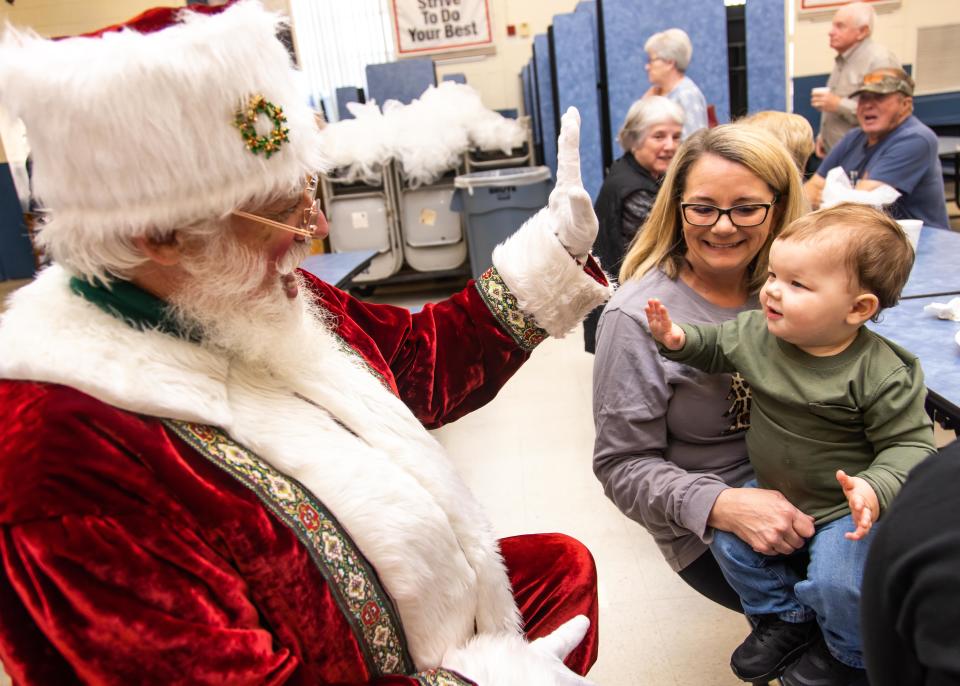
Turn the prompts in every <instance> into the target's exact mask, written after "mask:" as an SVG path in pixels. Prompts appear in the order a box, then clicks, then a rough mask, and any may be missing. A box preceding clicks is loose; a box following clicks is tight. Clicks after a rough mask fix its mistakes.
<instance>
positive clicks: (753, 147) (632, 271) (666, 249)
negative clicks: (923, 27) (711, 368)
mask: <svg viewBox="0 0 960 686" xmlns="http://www.w3.org/2000/svg"><path fill="white" fill-rule="evenodd" d="M704 155H715V156H717V157H720V158H722V159H725V160H728V161H730V162H735V163H737V164H741V165H743V166H744V167H746V168H747V169H749V170H750V171H751V172H752V173H753V174H754V175H755V176H756V177H757V178H758V179H760V180H761V181H763V182H764V183H766V184H767V185H768V186H769V187H770V190H771V191H773V192H774V194H775V195H776V204H775V205H774V206H773V220H772V224H771V227H770V235H769V236H767V240H766V242H765V243H764V244H763V246H762V247H761V248H760V251H759V252H758V253H757V256H756V258H755V259H754V260H753V262H751V263H750V265H749V267H748V268H747V279H748V286H749V289H750V291H751V292H753V291H756V290H759V288H760V286H761V285H762V284H763V282H764V281H765V280H766V278H767V256H768V253H769V252H770V244H771V243H772V242H773V239H774V238H776V237H777V235H778V234H779V233H780V231H781V230H782V229H783V227H785V226H786V225H787V224H789V223H790V222H792V221H793V220H794V219H796V218H797V217H799V216H800V215H802V214H803V213H804V212H806V211H807V202H806V198H805V197H804V194H803V189H802V186H801V181H800V173H799V172H798V171H797V167H796V165H795V164H794V163H793V160H792V159H791V158H790V155H789V154H787V151H786V150H785V149H784V147H783V145H782V144H781V143H780V142H779V141H778V140H776V139H775V138H774V137H773V136H772V135H770V134H769V133H767V132H766V131H763V130H762V129H758V128H756V127H753V126H743V125H741V124H726V125H724V126H718V127H716V128H713V129H701V130H700V131H698V132H697V133H695V134H693V135H692V136H690V137H689V138H688V139H687V140H686V141H684V143H683V145H681V146H680V150H678V151H677V154H676V157H674V158H673V162H672V163H671V164H670V168H669V169H668V170H667V174H666V176H665V177H664V180H663V185H662V187H661V188H660V192H659V193H658V194H657V199H656V202H654V204H653V208H652V209H651V211H650V216H649V217H647V221H646V223H645V224H644V225H643V227H642V228H641V229H640V231H639V232H638V233H637V238H636V240H635V241H634V242H633V244H631V246H630V249H629V250H628V251H627V254H626V257H624V258H623V265H622V266H621V268H620V283H625V282H626V281H628V280H630V279H638V278H640V277H641V276H643V275H644V274H646V273H647V272H648V271H650V270H651V269H656V268H660V269H662V270H663V272H664V273H665V274H666V275H667V276H669V277H670V278H671V279H675V278H677V276H678V275H679V274H680V268H681V266H682V265H683V263H684V259H685V257H684V255H685V254H686V251H687V246H686V242H685V241H684V239H683V223H682V221H681V219H680V200H681V196H682V195H683V191H684V188H685V187H686V183H687V176H688V175H689V173H690V169H691V167H693V165H694V164H695V163H696V162H697V161H698V160H700V159H701V158H702V157H703V156H704Z"/></svg>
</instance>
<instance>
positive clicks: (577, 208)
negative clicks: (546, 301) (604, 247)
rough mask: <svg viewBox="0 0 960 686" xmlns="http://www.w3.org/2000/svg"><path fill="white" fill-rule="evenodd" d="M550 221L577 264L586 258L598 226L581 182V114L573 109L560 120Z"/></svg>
mask: <svg viewBox="0 0 960 686" xmlns="http://www.w3.org/2000/svg"><path fill="white" fill-rule="evenodd" d="M548 211H549V221H550V222H551V226H552V227H553V232H554V233H555V234H557V238H558V239H560V242H561V243H562V244H563V246H564V247H565V248H566V249H567V252H569V253H570V254H571V255H573V257H575V258H576V260H577V261H578V262H581V263H582V262H583V261H584V260H586V258H587V253H589V252H590V248H592V247H593V242H594V241H595V240H596V238H597V230H598V229H599V226H600V225H599V223H598V222H597V215H596V214H594V212H593V203H591V202H590V194H589V193H587V191H586V189H584V187H583V182H582V181H581V179H580V113H579V112H577V108H576V107H570V108H568V109H567V111H566V112H565V113H564V115H563V117H562V118H561V119H560V138H559V139H558V140H557V184H556V186H554V188H553V192H552V193H550V202H549V204H548Z"/></svg>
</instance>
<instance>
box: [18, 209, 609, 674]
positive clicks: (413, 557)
mask: <svg viewBox="0 0 960 686" xmlns="http://www.w3.org/2000/svg"><path fill="white" fill-rule="evenodd" d="M498 251H499V253H498V255H497V256H496V257H495V264H497V265H498V267H499V270H500V275H502V278H503V281H506V282H507V283H508V284H509V289H507V288H506V287H505V286H504V285H503V283H502V282H498V281H497V280H496V279H493V280H482V281H481V282H480V283H479V284H478V285H479V287H478V288H475V287H473V286H472V285H471V286H469V287H468V288H467V289H465V290H464V291H463V292H462V293H460V294H458V295H456V296H454V297H452V298H451V299H449V300H448V301H445V302H444V303H442V304H439V305H437V306H427V307H426V308H424V310H423V312H421V313H419V314H417V315H413V316H411V315H410V314H409V313H407V312H406V311H405V310H402V309H399V308H392V307H388V306H377V305H368V304H364V303H361V302H359V301H356V300H354V299H353V298H351V297H350V296H348V295H347V294H345V293H343V292H341V291H338V290H336V289H334V288H332V287H330V286H328V285H326V284H324V283H322V282H319V281H313V282H312V283H311V289H312V295H313V296H314V297H316V298H318V299H319V300H320V301H321V302H322V304H323V305H324V307H325V308H326V309H327V310H328V311H329V312H330V313H331V314H332V315H334V317H335V320H334V321H335V322H336V327H335V328H336V332H337V334H338V337H339V338H335V337H331V345H329V346H327V348H326V349H325V350H322V351H305V354H311V355H323V356H325V357H324V358H323V359H322V361H321V365H320V367H321V369H322V373H321V374H316V375H313V377H311V378H304V379H303V380H302V383H299V382H298V383H297V384H296V387H295V388H293V387H290V385H289V384H288V385H281V384H279V383H276V382H272V381H271V379H269V378H267V377H266V376H265V375H264V374H262V373H259V370H256V369H251V368H249V367H248V366H244V365H243V364H239V363H237V362H236V361H229V360H227V359H225V358H223V357H220V356H217V355H215V354H213V353H211V352H210V351H208V350H205V349H202V348H200V347H199V346H197V345H194V344H192V343H189V342H187V341H183V340H180V339H177V338H174V337H172V336H169V335H165V334H163V333H160V332H156V331H139V330H137V329H135V328H133V327H131V326H129V325H127V324H126V323H124V322H123V321H122V320H120V319H118V318H115V317H112V316H110V315H108V314H106V313H104V312H102V311H101V310H99V309H98V308H97V307H96V306H94V305H92V304H91V303H88V302H86V301H84V300H82V299H81V298H79V297H78V296H76V295H74V294H73V293H72V292H71V291H70V290H69V288H68V286H67V275H66V274H65V273H64V272H62V270H60V269H59V268H56V267H54V268H51V269H49V270H47V271H46V272H45V273H44V274H42V275H41V276H40V277H39V278H38V279H37V281H36V282H35V283H33V284H31V285H30V286H28V287H26V288H24V289H22V290H21V291H19V292H17V293H16V294H15V296H14V298H13V299H12V302H11V307H10V310H9V311H8V312H7V313H6V314H5V315H4V318H3V321H2V324H0V379H5V380H0V412H2V414H0V658H2V660H3V662H4V664H5V665H6V668H7V671H8V672H9V673H10V674H11V676H12V677H13V678H14V681H15V683H20V682H22V683H30V684H69V683H76V682H83V683H97V684H107V683H111V684H132V683H163V684H170V683H189V684H202V683H218V684H219V683H231V684H279V683H284V684H332V683H337V684H341V683H342V684H355V683H378V684H391V683H397V684H399V683H470V682H469V681H467V680H462V679H460V677H457V675H455V674H451V673H447V672H444V671H440V672H436V671H430V670H431V669H433V668H437V667H442V666H443V658H444V655H445V654H448V653H449V652H450V651H451V650H457V649H460V650H464V651H467V652H468V653H469V652H470V651H472V652H473V653H475V654H474V655H472V659H471V663H474V664H476V663H478V661H479V663H483V662H484V660H487V661H489V662H491V663H494V662H495V663H499V664H497V665H496V667H497V669H499V670H500V673H506V674H510V669H509V661H510V659H511V658H510V654H509V651H507V652H504V651H503V649H502V646H501V647H498V646H496V645H494V646H492V647H491V646H489V645H488V646H485V645H479V644H478V645H474V644H468V642H469V640H470V637H471V636H473V635H474V634H475V633H476V634H479V635H486V636H493V635H495V634H497V633H498V632H507V633H511V632H512V633H517V632H518V631H519V628H520V627H523V628H525V629H526V631H527V633H528V635H529V636H532V637H535V636H537V635H542V634H545V633H547V632H549V631H551V630H552V629H553V628H555V627H556V626H557V625H558V624H559V623H561V622H562V621H564V620H566V619H569V618H570V616H572V615H573V614H575V613H576V612H585V613H587V614H589V615H591V619H592V620H593V622H594V623H595V621H596V598H595V587H594V579H593V577H592V574H593V570H592V566H591V564H590V562H589V559H588V558H589V554H588V553H586V552H585V550H584V549H582V547H580V546H578V545H576V544H574V543H573V542H571V541H570V539H566V538H565V537H546V538H537V537H532V538H531V539H527V538H526V537H519V538H516V539H506V540H505V541H504V542H503V556H504V557H505V558H506V566H507V567H509V574H510V580H509V581H508V576H507V573H508V572H507V570H506V569H505V566H504V561H503V558H502V557H501V555H500V553H499V546H498V544H497V542H496V541H495V539H494V537H493V535H492V532H491V528H490V525H489V523H488V521H487V520H486V518H485V517H484V515H483V513H482V511H481V509H480V508H479V506H478V505H477V503H476V502H475V500H474V499H473V497H472V496H471V495H470V493H469V491H468V490H467V489H466V487H465V486H464V484H463V483H462V482H461V481H460V479H459V478H458V477H457V475H456V474H455V473H454V471H453V470H452V468H451V467H450V465H449V464H448V463H447V461H446V459H445V456H444V455H443V451H442V449H441V448H440V447H439V445H438V444H436V442H435V441H433V439H432V438H431V437H430V436H429V434H428V433H427V432H426V431H425V430H424V429H423V425H426V426H439V425H440V424H442V423H444V422H446V421H450V420H452V419H455V418H457V417H460V416H462V415H463V414H465V413H466V412H469V411H470V410H472V409H474V408H476V407H479V406H480V405H482V404H484V403H486V402H487V401H489V400H490V399H491V398H492V397H493V396H494V395H495V393H496V391H497V390H498V389H499V387H500V386H501V385H502V384H503V383H504V382H505V381H506V379H507V378H508V377H509V376H511V375H512V374H513V373H514V372H515V371H516V369H517V368H518V367H519V366H520V364H522V363H523V361H524V360H526V359H527V357H528V355H529V350H530V349H532V347H533V346H534V345H535V344H536V342H538V341H539V337H540V336H542V335H543V333H544V331H542V330H541V329H540V328H539V327H543V329H546V330H547V331H548V332H550V333H562V332H564V331H565V330H567V329H569V327H570V326H571V325H572V324H573V323H575V322H576V321H577V320H578V319H579V318H580V317H581V316H582V315H583V314H584V313H585V312H587V311H589V310H590V309H591V308H593V307H594V306H596V304H597V303H598V301H601V300H602V299H603V298H604V297H605V295H606V292H607V288H606V285H605V284H601V283H599V282H598V281H602V275H599V272H597V271H595V270H591V269H589V268H588V270H587V271H593V272H594V276H596V277H597V279H594V278H591V277H590V276H589V275H588V274H587V273H585V272H584V271H583V270H581V269H580V268H578V267H577V265H576V264H575V263H574V262H573V261H572V260H570V258H569V257H568V256H567V255H566V254H565V253H564V251H563V250H562V247H560V246H559V244H557V243H556V241H555V239H554V238H553V236H552V235H550V236H547V235H546V234H544V233H543V232H540V231H538V230H536V229H535V228H534V227H526V229H524V230H521V232H519V233H518V235H517V237H516V238H515V239H514V240H513V241H512V242H510V243H508V244H507V245H505V246H502V247H501V248H499V249H498ZM494 276H495V277H496V276H497V273H496V272H494ZM511 293H512V294H513V295H515V296H516V300H514V298H513V296H512V295H511ZM517 301H519V303H517ZM531 315H532V316H531ZM534 317H535V324H534V319H533V318H534ZM537 325H539V326H537ZM356 353H359V356H358V355H357V354H356ZM361 358H362V362H361V363H358V362H359V361H360V359H361ZM371 372H373V373H371ZM307 376H308V377H309V375H307ZM401 399H402V402H401ZM408 408H409V409H408ZM161 418H168V419H174V420H181V421H183V422H197V423H200V424H203V425H210V426H215V427H219V428H220V429H222V430H223V432H224V433H225V434H227V435H228V436H229V437H230V439H231V440H232V441H233V442H235V443H234V444H235V446H236V447H238V448H240V449H241V450H242V449H243V448H246V449H247V450H249V451H251V452H252V453H254V454H255V455H256V456H257V457H258V458H259V459H260V460H262V462H263V463H265V464H266V467H264V469H266V470H272V471H271V472H270V474H273V476H270V475H269V474H268V475H267V476H266V477H265V481H264V483H268V484H269V487H268V488H266V489H262V490H263V491H265V492H261V493H258V492H255V489H254V490H252V489H251V488H248V487H247V486H245V485H244V484H242V483H241V482H240V481H238V480H237V479H236V478H235V477H234V476H232V475H231V474H229V473H228V472H227V471H225V470H224V469H223V466H222V465H218V464H216V463H214V462H211V461H210V460H209V459H207V458H205V457H204V456H203V455H202V454H201V453H200V452H198V451H197V450H196V449H195V448H194V447H193V446H192V445H191V444H189V443H188V442H186V441H185V440H184V438H183V437H182V436H181V435H178V434H177V433H176V432H174V431H172V430H171V428H170V425H169V424H165V423H164V422H163V421H162V420H161ZM233 449H234V448H229V450H233ZM229 450H228V452H229ZM290 479H293V481H291V480H290ZM291 484H293V487H294V488H295V487H296V486H297V485H298V484H299V485H301V486H302V487H303V489H302V490H303V491H304V492H305V493H307V494H309V495H311V496H315V497H316V498H317V499H318V502H319V503H322V504H323V505H325V506H326V507H327V508H328V509H329V511H330V512H331V513H332V515H333V516H334V517H336V519H337V520H338V521H339V523H340V524H341V525H342V527H343V529H344V530H345V531H346V532H348V533H349V539H351V540H352V542H353V543H354V544H355V545H356V547H357V549H358V551H359V555H360V557H361V562H364V563H365V564H368V565H369V567H370V569H371V570H372V572H371V573H372V574H375V575H376V577H378V578H379V580H380V582H382V587H383V589H384V591H385V593H386V594H387V595H388V597H389V601H388V603H387V604H386V605H384V607H387V608H388V609H389V610H390V611H391V612H392V613H393V614H394V615H395V616H396V622H397V626H402V628H401V629H400V630H399V632H398V634H399V638H400V641H401V642H405V644H406V651H404V652H405V654H406V655H407V656H408V658H407V665H406V667H403V666H402V665H396V668H395V669H382V665H383V661H382V659H381V662H380V667H381V668H380V669H378V667H377V664H375V662H376V661H375V660H372V659H371V657H370V651H371V648H373V650H374V651H376V650H377V648H376V647H375V646H374V643H376V641H371V642H370V643H368V644H363V642H362V641H360V640H358V634H357V629H356V626H355V625H356V624H357V619H356V618H354V619H351V618H350V616H349V612H347V611H346V610H345V609H344V606H343V602H342V598H341V599H339V600H338V598H337V595H336V593H335V592H334V589H332V588H331V583H329V580H328V579H327V578H326V577H325V576H324V575H323V574H322V573H321V571H320V568H319V567H318V564H317V563H316V562H315V560H314V557H311V555H317V554H324V551H323V549H322V548H321V549H320V552H319V553H318V551H317V550H311V549H310V546H309V545H305V542H304V539H303V537H302V536H300V537H298V534H297V532H296V531H295V530H294V529H293V528H291V526H288V525H287V524H285V523H284V522H283V521H282V520H281V517H279V516H278V515H277V512H278V510H277V509H276V508H275V507H272V506H271V504H270V503H271V498H272V499H273V502H279V501H278V500H277V499H278V498H279V499H280V500H282V499H283V498H285V497H287V496H288V495H289V492H290V489H291ZM300 508H301V509H300V510H298V512H299V513H300V515H301V519H302V520H303V521H302V522H300V523H301V524H303V525H304V526H306V527H309V526H310V525H311V522H312V520H311V519H310V518H308V517H306V516H305V515H304V513H305V512H306V513H310V514H311V516H315V512H314V510H313V509H312V508H310V507H306V509H304V506H303V505H302V504H301V506H300ZM325 540H326V539H325ZM328 543H329V542H328ZM330 545H333V546H334V547H333V548H329V549H328V550H326V552H327V553H330V552H331V550H332V551H333V553H336V552H337V551H338V550H339V548H337V547H336V546H337V545H339V544H338V543H335V542H334V543H330ZM335 556H336V555H334V557H335ZM565 571H569V573H565ZM545 575H546V577H547V578H545ZM351 578H352V577H351ZM511 582H512V584H513V586H514V589H515V592H516V595H517V599H518V601H519V604H520V607H519V609H518V607H517V602H516V601H515V600H514V597H513V595H512V594H511ZM558 599H560V600H562V602H565V603H567V605H566V606H565V609H564V610H563V611H559V612H558V611H555V609H551V608H553V607H554V606H555V605H556V601H557V600H558ZM388 614H389V613H388ZM521 614H522V617H521V616H520V615H521ZM366 619H367V617H366V615H363V616H361V621H360V623H361V624H362V622H363V621H366ZM351 622H353V623H354V625H351ZM378 636H379V635H378ZM465 646H466V647H465ZM364 651H366V653H365V652H364ZM484 651H487V652H489V655H486V654H485V653H484ZM595 652H596V634H595V633H594V632H591V633H590V634H588V637H587V639H585V641H584V643H583V644H581V646H580V647H579V648H578V649H577V651H576V653H575V654H574V655H572V656H571V658H570V660H569V661H568V664H571V665H572V666H574V668H577V669H579V670H580V671H584V670H585V669H586V668H587V667H588V666H589V664H590V663H591V662H592V660H593V658H594V657H595ZM388 664H395V663H389V662H388ZM505 665H506V666H505ZM517 669H518V673H519V670H520V665H519V664H518V667H517ZM491 673H493V672H491ZM404 674H406V676H402V675H404ZM466 676H468V677H472V678H473V679H480V680H482V679H484V678H486V677H485V675H483V674H481V675H477V674H467V675H466ZM443 679H451V681H447V682H444V681H443Z"/></svg>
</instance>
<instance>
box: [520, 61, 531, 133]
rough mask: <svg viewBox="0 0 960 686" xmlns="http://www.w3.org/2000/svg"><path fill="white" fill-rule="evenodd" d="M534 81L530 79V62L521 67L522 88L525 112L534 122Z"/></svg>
mask: <svg viewBox="0 0 960 686" xmlns="http://www.w3.org/2000/svg"><path fill="white" fill-rule="evenodd" d="M532 88H533V82H532V81H531V79H530V63H529V62H527V63H526V64H525V65H523V66H522V67H520V90H521V91H522V92H523V113H524V114H525V115H527V116H528V117H530V121H531V125H532V122H533V91H532V90H531V89H532Z"/></svg>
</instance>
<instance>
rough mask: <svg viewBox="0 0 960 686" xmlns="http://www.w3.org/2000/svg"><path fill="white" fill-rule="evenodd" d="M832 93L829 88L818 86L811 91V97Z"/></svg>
mask: <svg viewBox="0 0 960 686" xmlns="http://www.w3.org/2000/svg"><path fill="white" fill-rule="evenodd" d="M829 92H830V87H829V86H817V87H816V88H811V89H810V95H826V94H827V93H829Z"/></svg>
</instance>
